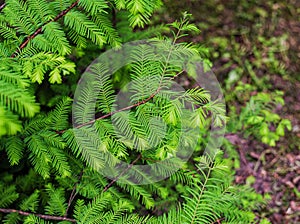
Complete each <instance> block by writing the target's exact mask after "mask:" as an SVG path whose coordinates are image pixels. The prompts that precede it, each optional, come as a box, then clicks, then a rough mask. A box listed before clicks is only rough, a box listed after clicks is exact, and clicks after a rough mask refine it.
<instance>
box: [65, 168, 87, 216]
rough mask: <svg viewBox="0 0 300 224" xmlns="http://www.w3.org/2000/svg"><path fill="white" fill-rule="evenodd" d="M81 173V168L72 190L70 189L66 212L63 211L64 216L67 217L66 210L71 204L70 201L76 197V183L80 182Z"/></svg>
mask: <svg viewBox="0 0 300 224" xmlns="http://www.w3.org/2000/svg"><path fill="white" fill-rule="evenodd" d="M82 175H83V170H82V171H81V172H80V174H79V177H78V181H77V182H76V183H75V184H74V187H73V190H72V192H71V195H70V197H69V201H68V206H67V209H66V213H65V215H64V217H67V215H68V211H69V209H70V206H71V203H72V202H73V200H74V199H75V197H76V195H77V192H76V187H77V185H78V184H79V183H80V180H81V178H82Z"/></svg>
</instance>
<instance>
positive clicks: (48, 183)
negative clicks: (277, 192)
mask: <svg viewBox="0 0 300 224" xmlns="http://www.w3.org/2000/svg"><path fill="white" fill-rule="evenodd" d="M5 3H6V5H5V7H4V9H3V10H2V11H1V13H0V55H1V61H0V65H1V66H0V154H1V157H0V168H1V169H0V170H1V172H0V221H1V222H3V223H28V224H29V223H30V224H31V223H61V224H67V223H75V222H76V223H83V224H88V223H122V224H123V223H211V222H217V221H218V220H224V221H225V222H228V223H237V222H240V223H250V222H251V221H253V218H254V216H253V214H252V213H251V211H250V210H251V209H252V208H253V206H254V203H253V204H252V205H253V206H252V207H251V206H249V207H248V208H245V206H244V204H242V203H241V202H240V201H241V197H243V195H248V194H249V192H248V191H246V190H244V189H240V188H239V187H233V186H232V185H231V180H229V179H228V175H229V173H230V169H229V168H228V167H226V166H224V165H223V164H222V163H221V162H220V157H218V156H217V155H214V157H210V156H208V155H204V156H203V155H198V161H197V163H196V164H198V165H197V166H196V167H195V166H194V165H193V164H194V161H196V159H195V160H194V159H193V162H192V163H189V162H188V158H189V157H190V156H191V153H192V152H187V151H186V150H184V149H194V148H200V146H199V144H198V143H199V142H200V141H201V139H204V138H205V136H206V135H207V133H205V134H204V135H200V134H199V132H200V131H199V130H201V128H202V129H204V130H208V127H209V126H210V125H214V126H217V127H221V126H223V125H224V123H225V119H226V117H225V109H224V105H222V104H221V103H220V102H219V101H217V100H214V99H212V98H211V95H210V92H209V91H206V90H205V89H202V88H201V87H199V86H198V87H194V88H189V87H186V88H182V89H180V90H176V91H175V90H173V89H172V88H171V87H172V84H173V83H174V82H175V81H176V79H177V78H178V77H180V75H181V74H182V73H184V72H186V73H188V74H186V75H190V76H193V74H195V73H193V70H194V69H195V68H193V66H191V64H192V62H193V61H192V59H194V58H198V59H199V58H200V59H201V57H200V56H201V55H202V53H201V50H200V49H199V48H197V47H196V46H194V45H192V44H190V43H185V42H181V43H180V44H176V42H177V41H178V39H179V38H181V37H183V36H185V35H187V32H196V31H198V29H197V28H196V26H194V25H191V24H189V22H188V15H187V14H185V15H184V17H183V19H182V20H181V21H176V22H174V23H172V24H170V25H169V28H170V29H171V30H172V32H173V33H174V36H173V38H172V39H170V38H167V37H160V38H158V37H156V38H154V39H152V40H151V43H154V45H153V44H152V45H150V46H148V45H147V44H140V45H139V46H137V47H135V48H134V50H132V51H131V52H130V54H129V55H128V57H127V58H126V60H128V61H126V62H128V63H126V66H125V67H123V68H121V69H116V68H117V67H118V65H119V64H118V63H120V61H121V60H118V59H120V58H118V56H117V55H116V57H115V58H114V59H115V60H114V62H112V60H111V59H108V60H107V61H105V62H106V63H104V64H103V63H102V64H101V63H94V65H93V66H90V67H89V68H88V69H87V70H86V72H85V74H87V75H88V76H87V78H86V79H81V80H80V81H79V83H83V84H85V87H86V88H82V89H80V88H79V90H82V91H81V92H80V94H77V91H76V92H75V89H76V83H77V81H78V79H79V73H81V72H82V71H83V70H84V69H86V65H87V64H86V63H87V61H88V62H89V63H90V60H89V59H90V58H89V55H92V56H94V54H98V53H99V52H100V51H99V50H103V49H108V48H110V47H116V48H117V49H120V48H121V45H122V43H123V41H128V40H132V39H139V38H141V37H145V36H148V35H149V34H153V33H155V32H156V31H157V30H161V29H162V27H159V28H158V29H152V30H151V29H149V30H147V31H145V32H143V31H138V32H136V33H135V32H134V31H133V28H134V27H136V26H137V27H143V26H144V25H146V24H147V23H148V22H149V19H150V16H151V15H152V14H153V12H154V10H155V9H156V8H157V7H159V6H160V4H161V1H159V0H158V1H156V0H155V1H152V0H128V1H124V0H114V1H102V0H100V1H99V0H78V1H71V0H66V1H60V0H51V1H46V0H41V1H37V0H26V1H23V0H7V1H5ZM124 18H126V20H127V21H124ZM119 20H121V21H119ZM162 40H163V41H162ZM153 46H154V48H153ZM156 50H159V52H161V53H163V54H157V51H156ZM116 52H117V51H116ZM84 55H85V56H86V57H83V56H84ZM165 55H167V57H165ZM119 57H120V56H119ZM182 58H188V59H191V61H190V60H188V61H183V60H182ZM93 59H94V58H93ZM85 60H86V61H85ZM91 60H92V59H91ZM111 71H114V74H110V73H109V72H111ZM99 73H101V74H103V75H102V76H101V77H97V76H95V74H99ZM70 74H72V75H70ZM93 74H94V76H93ZM66 75H70V76H66ZM117 90H121V91H124V92H126V93H128V94H129V98H128V103H129V105H123V106H124V107H121V108H120V105H122V99H119V98H118V95H117ZM74 99H75V100H74ZM74 101H75V102H74ZM72 103H73V116H72V115H71V108H72ZM127 107H129V108H127ZM71 121H73V124H75V125H74V126H73V127H72V126H71V123H72V122H71ZM198 152H199V150H198ZM180 158H183V159H180ZM121 161H123V163H121ZM162 161H163V162H162ZM124 162H126V163H124ZM158 162H161V163H160V165H157V163H158ZM130 163H131V165H128V164H130ZM134 163H137V164H138V165H149V166H151V169H152V170H151V173H153V174H155V175H152V176H151V175H148V173H147V170H146V171H141V170H140V169H138V168H137V167H136V166H134ZM124 164H125V165H124ZM115 167H119V168H121V169H119V171H115V170H114V169H113V168H115ZM104 168H105V169H106V170H111V171H110V173H109V175H106V176H104V175H103V174H102V171H103V169H104ZM174 168H176V170H178V172H174ZM120 170H121V171H120ZM107 176H108V177H110V178H108V177H107ZM157 179H160V180H162V179H163V180H162V181H160V182H156V180H157ZM137 183H151V184H145V185H137ZM178 200H179V201H180V202H181V203H178ZM162 213H163V214H162Z"/></svg>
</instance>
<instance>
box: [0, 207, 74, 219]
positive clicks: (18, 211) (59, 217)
mask: <svg viewBox="0 0 300 224" xmlns="http://www.w3.org/2000/svg"><path fill="white" fill-rule="evenodd" d="M0 212H3V213H18V214H20V215H25V216H29V215H35V216H37V217H40V218H42V219H47V220H56V221H69V222H74V223H76V220H75V219H71V218H67V217H62V216H53V215H42V214H36V213H30V212H24V211H20V210H16V209H5V208H0Z"/></svg>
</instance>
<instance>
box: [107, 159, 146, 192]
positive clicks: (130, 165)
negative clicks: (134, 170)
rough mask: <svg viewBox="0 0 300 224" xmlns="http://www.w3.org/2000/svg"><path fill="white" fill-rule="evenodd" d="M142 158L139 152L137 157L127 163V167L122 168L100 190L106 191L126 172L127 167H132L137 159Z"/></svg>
mask: <svg viewBox="0 0 300 224" xmlns="http://www.w3.org/2000/svg"><path fill="white" fill-rule="evenodd" d="M141 158H142V155H141V154H139V155H138V157H137V158H136V159H135V160H134V161H133V162H132V163H130V164H129V165H128V167H127V168H126V169H125V170H123V171H122V172H121V173H120V174H119V175H118V176H117V177H116V178H114V179H113V180H112V181H111V182H110V183H109V184H107V185H106V186H105V187H104V189H103V191H102V192H105V191H107V190H108V189H109V188H110V187H111V186H112V185H113V184H114V183H115V182H116V181H117V180H118V179H119V178H120V177H121V176H122V175H123V174H124V173H126V172H127V171H128V170H129V169H131V167H133V165H134V164H136V163H137V161H139V160H140V159H141Z"/></svg>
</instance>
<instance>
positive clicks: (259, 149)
mask: <svg viewBox="0 0 300 224" xmlns="http://www.w3.org/2000/svg"><path fill="white" fill-rule="evenodd" d="M164 2H165V5H166V11H167V12H168V13H166V14H165V18H164V19H165V20H166V21H172V20H174V18H178V17H179V16H180V13H179V12H180V11H187V12H189V13H191V14H192V15H193V22H194V23H195V24H197V25H198V26H200V28H201V34H200V35H197V36H192V37H190V40H191V41H193V42H196V43H201V44H204V45H205V46H206V47H209V48H211V52H212V53H213V54H212V55H211V60H212V61H213V64H214V66H213V70H214V72H215V74H216V76H217V77H218V79H219V80H220V81H221V83H222V82H223V81H225V80H226V78H228V73H230V71H232V70H234V69H235V68H236V67H238V66H243V62H244V61H246V60H249V61H250V62H253V64H255V63H256V64H257V63H259V65H260V66H254V65H253V67H252V69H253V71H254V73H255V74H256V75H257V77H258V79H263V78H267V83H268V87H267V91H273V90H282V91H283V92H284V100H285V105H284V106H283V107H278V108H276V111H275V112H276V113H277V114H279V115H280V116H281V117H283V118H287V119H289V120H290V121H291V123H292V127H293V128H292V130H291V131H289V132H287V133H286V136H285V137H283V138H281V139H280V141H279V142H277V144H276V146H275V147H270V146H268V145H265V144H263V143H260V142H258V141H257V140H255V139H254V138H251V136H250V137H249V138H244V137H243V136H237V135H236V136H235V138H237V139H235V140H234V144H235V146H236V149H237V150H238V151H239V154H240V167H239V169H238V170H237V171H236V176H235V181H236V183H237V184H245V183H246V181H247V179H248V178H249V177H252V178H253V179H254V181H253V183H252V184H251V186H252V187H253V188H254V189H255V190H256V192H258V193H261V194H263V195H266V194H268V195H270V199H269V200H268V202H267V205H266V206H265V207H263V208H262V210H260V211H258V212H257V216H258V218H259V219H261V218H264V217H266V218H268V219H269V220H270V222H271V223H276V224H277V223H300V64H299V62H300V60H299V58H300V36H299V34H300V11H299V8H300V2H299V1H297V0H290V1H276V2H275V1H272V0H268V1H264V2H263V1H259V2H260V3H252V4H251V3H249V2H251V1H246V0H242V1H225V0H217V1H201V0H197V1H193V0H187V1H182V2H180V1H171V0H164ZM297 8H298V9H297ZM258 40H259V41H258ZM270 49H273V50H271V51H273V53H274V56H273V54H272V53H271V54H270ZM225 54H227V55H228V54H229V57H228V56H226V57H224V55H225ZM258 55H260V56H261V57H260V56H258ZM272 60H273V61H274V64H276V63H277V62H279V64H280V65H279V66H278V67H281V68H284V72H282V70H280V69H276V68H275V69H274V66H273V67H272V66H270V64H268V63H266V61H272ZM276 61H277V62H276ZM275 62H276V63H275ZM248 76H249V74H248V73H247V72H246V71H244V72H241V76H240V78H241V80H243V81H244V82H246V83H247V80H249V78H248ZM224 91H225V92H224V93H225V94H226V90H224ZM239 106H240V107H241V106H243V105H237V107H239Z"/></svg>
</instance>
